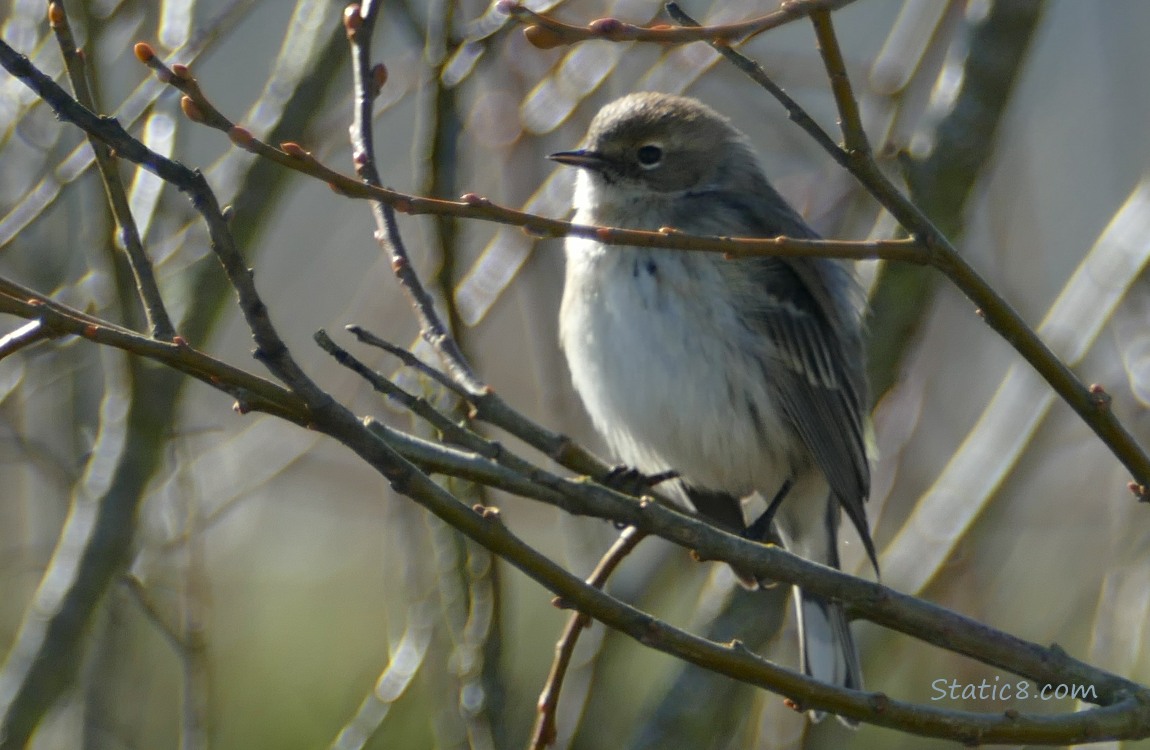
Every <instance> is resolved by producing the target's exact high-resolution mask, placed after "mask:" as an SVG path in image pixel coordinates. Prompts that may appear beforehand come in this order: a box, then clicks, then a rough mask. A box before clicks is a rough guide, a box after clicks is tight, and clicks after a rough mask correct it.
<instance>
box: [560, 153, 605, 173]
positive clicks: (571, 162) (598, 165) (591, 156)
mask: <svg viewBox="0 0 1150 750" xmlns="http://www.w3.org/2000/svg"><path fill="white" fill-rule="evenodd" d="M547 158H548V159H550V160H551V161H557V162H559V163H560V164H566V165H567V166H569V167H579V168H581V169H591V170H595V171H602V169H603V168H604V167H605V166H606V165H607V159H606V157H604V156H603V154H600V153H599V152H598V151H591V150H590V149H585V148H580V149H576V150H575V151H559V152H557V153H554V154H551V155H550V156H548V157H547Z"/></svg>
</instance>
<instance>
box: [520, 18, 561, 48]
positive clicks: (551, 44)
mask: <svg viewBox="0 0 1150 750" xmlns="http://www.w3.org/2000/svg"><path fill="white" fill-rule="evenodd" d="M523 36H525V37H526V38H527V41H528V42H529V43H530V44H531V46H532V47H537V48H538V49H553V48H555V47H558V46H560V45H562V44H563V37H562V36H561V35H560V34H559V33H558V32H556V31H552V30H551V29H547V28H544V27H542V26H537V25H535V24H532V25H530V26H528V27H527V28H525V29H523Z"/></svg>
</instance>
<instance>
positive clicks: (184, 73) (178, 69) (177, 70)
mask: <svg viewBox="0 0 1150 750" xmlns="http://www.w3.org/2000/svg"><path fill="white" fill-rule="evenodd" d="M172 75H173V76H175V77H176V78H179V79H180V80H183V81H190V80H192V71H190V70H188V66H187V65H184V64H182V63H175V64H174V65H172Z"/></svg>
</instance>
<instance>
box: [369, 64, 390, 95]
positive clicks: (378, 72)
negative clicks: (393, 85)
mask: <svg viewBox="0 0 1150 750" xmlns="http://www.w3.org/2000/svg"><path fill="white" fill-rule="evenodd" d="M386 83H387V66H386V65H384V64H383V63H376V64H375V67H373V68H372V69H371V95H372V96H373V97H376V96H379V92H380V91H383V86H384V84H386Z"/></svg>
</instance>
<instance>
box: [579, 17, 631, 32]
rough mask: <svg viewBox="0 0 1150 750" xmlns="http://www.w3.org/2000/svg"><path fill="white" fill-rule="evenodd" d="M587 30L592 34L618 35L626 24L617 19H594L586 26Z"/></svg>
mask: <svg viewBox="0 0 1150 750" xmlns="http://www.w3.org/2000/svg"><path fill="white" fill-rule="evenodd" d="M587 28H588V29H589V30H590V31H591V32H592V33H594V34H599V35H601V36H611V35H612V34H618V33H619V32H621V31H623V29H625V28H627V24H625V23H623V22H622V21H620V20H619V19H618V18H596V19H595V20H594V21H592V22H591V23H589V24H587Z"/></svg>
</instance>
